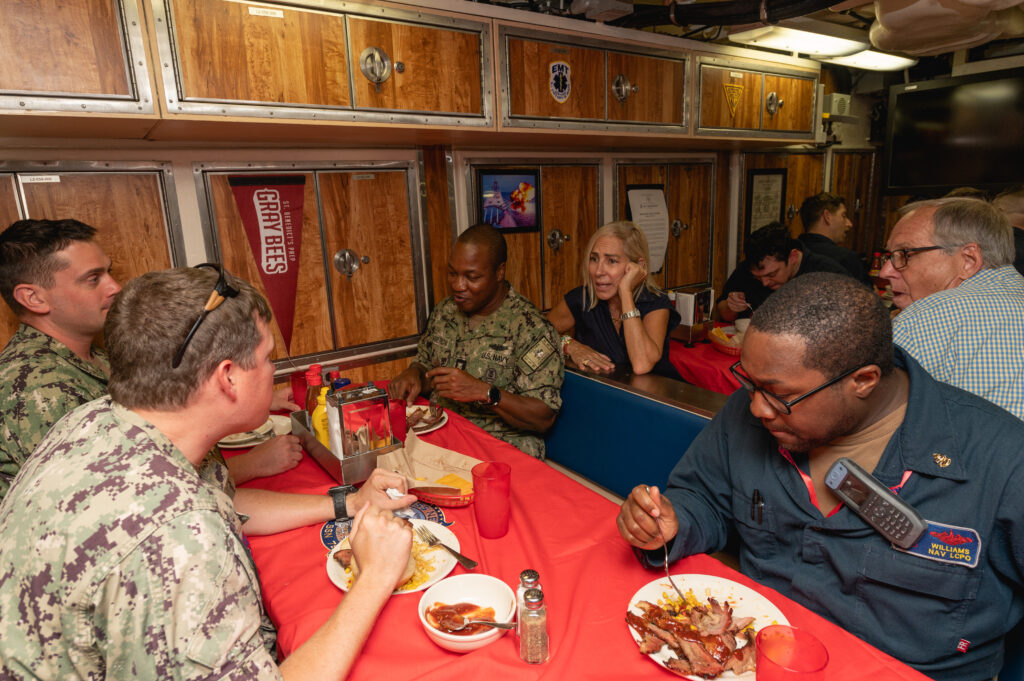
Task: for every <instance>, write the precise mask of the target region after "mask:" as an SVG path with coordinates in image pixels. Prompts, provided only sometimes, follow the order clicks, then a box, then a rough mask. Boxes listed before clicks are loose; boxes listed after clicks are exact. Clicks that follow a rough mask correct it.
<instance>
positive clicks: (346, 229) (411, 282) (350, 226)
mask: <svg viewBox="0 0 1024 681" xmlns="http://www.w3.org/2000/svg"><path fill="white" fill-rule="evenodd" d="M318 176H319V178H320V199H321V202H322V207H323V216H324V237H325V240H326V245H327V258H328V263H329V264H331V263H330V261H331V260H332V259H333V257H334V254H335V253H336V252H337V251H339V250H342V249H346V248H347V249H351V250H353V251H355V252H356V253H357V254H358V256H359V257H360V258H362V257H368V258H369V262H367V263H364V264H361V265H360V267H359V269H358V270H356V272H355V274H353V276H352V277H351V279H350V278H349V277H346V276H345V275H344V274H341V273H340V272H338V270H337V269H335V268H334V267H333V264H331V266H330V276H331V290H332V300H331V305H332V306H333V308H334V319H335V334H336V336H337V339H338V347H339V348H345V347H351V346H354V345H363V344H366V343H373V342H377V341H384V340H390V339H394V338H402V337H406V336H414V335H416V334H418V333H419V331H420V330H419V328H418V326H417V318H416V286H417V283H416V280H415V276H414V272H413V258H414V257H415V256H414V254H413V252H412V241H411V235H410V216H409V207H408V192H407V186H408V180H407V176H406V172H405V171H402V170H369V171H367V170H360V171H351V172H321V173H319V175H318Z"/></svg>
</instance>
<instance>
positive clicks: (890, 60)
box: [818, 50, 917, 71]
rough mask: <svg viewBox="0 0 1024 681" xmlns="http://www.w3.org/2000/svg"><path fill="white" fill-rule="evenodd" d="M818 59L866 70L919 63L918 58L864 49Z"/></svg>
mask: <svg viewBox="0 0 1024 681" xmlns="http://www.w3.org/2000/svg"><path fill="white" fill-rule="evenodd" d="M818 61H822V62H827V63H829V64H842V65H843V66H852V67H853V68H855V69H864V70H865V71H902V70H903V69H909V68H910V67H911V66H913V65H914V64H916V63H917V60H916V59H910V58H909V57H900V56H897V55H895V54H886V53H885V52H876V51H875V50H864V51H863V52H858V53H857V54H850V55H846V56H844V57H828V58H825V57H822V58H819V59H818Z"/></svg>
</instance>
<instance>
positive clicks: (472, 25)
mask: <svg viewBox="0 0 1024 681" xmlns="http://www.w3.org/2000/svg"><path fill="white" fill-rule="evenodd" d="M149 1H150V2H151V3H152V7H153V14H154V23H155V25H156V28H157V36H156V37H157V46H158V49H159V52H160V58H161V59H160V61H161V73H162V83H163V88H164V93H163V96H164V101H165V105H166V109H167V112H168V114H170V115H171V116H175V115H185V116H188V115H198V116H233V117H237V116H248V117H261V118H266V119H273V120H291V121H309V120H317V121H322V120H326V121H350V122H366V123H373V122H382V123H406V124H410V123H411V124H416V125H435V124H440V125H459V126H466V125H469V126H478V127H487V126H490V125H492V124H493V116H492V113H491V111H492V102H491V98H492V97H493V88H492V84H491V80H492V76H491V67H490V64H491V57H490V22H489V21H488V20H475V19H468V18H456V17H453V16H449V15H446V14H441V13H438V14H434V13H431V12H425V11H416V12H412V11H406V10H400V9H390V8H389V9H382V8H380V7H377V6H373V5H361V4H355V3H350V2H345V3H337V4H330V5H327V4H324V3H321V2H314V1H313V0H309V1H308V2H303V1H302V0H299V1H297V2H288V3H283V2H258V3H257V2H252V3H250V2H238V1H236V0H149ZM371 15H372V16H371Z"/></svg>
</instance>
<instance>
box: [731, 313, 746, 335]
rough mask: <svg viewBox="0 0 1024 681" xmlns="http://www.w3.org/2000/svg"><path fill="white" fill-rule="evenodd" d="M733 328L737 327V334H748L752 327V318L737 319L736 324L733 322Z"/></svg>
mask: <svg viewBox="0 0 1024 681" xmlns="http://www.w3.org/2000/svg"><path fill="white" fill-rule="evenodd" d="M733 326H735V327H736V333H746V332H747V327H749V326H750V317H744V318H743V319H737V320H736V321H735V322H733Z"/></svg>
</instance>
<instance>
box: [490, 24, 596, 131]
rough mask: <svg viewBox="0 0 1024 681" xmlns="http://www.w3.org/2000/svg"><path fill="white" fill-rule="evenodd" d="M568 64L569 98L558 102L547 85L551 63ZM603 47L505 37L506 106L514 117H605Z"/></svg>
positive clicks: (592, 118)
mask: <svg viewBox="0 0 1024 681" xmlns="http://www.w3.org/2000/svg"><path fill="white" fill-rule="evenodd" d="M554 62H565V63H567V64H569V68H570V80H571V83H572V85H571V90H570V92H569V98H568V99H567V100H566V101H565V102H564V103H559V102H558V101H557V100H556V99H555V98H554V97H553V96H552V94H551V90H550V87H549V81H550V68H551V67H550V65H551V64H552V63H554ZM604 63H605V53H604V51H603V50H594V49H588V48H585V47H574V46H572V45H562V44H558V43H545V42H538V41H535V40H524V39H521V38H508V70H509V84H508V88H509V108H510V113H511V115H513V116H530V117H536V118H581V119H591V120H602V119H603V118H604V117H605V111H604V104H605V93H604Z"/></svg>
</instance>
